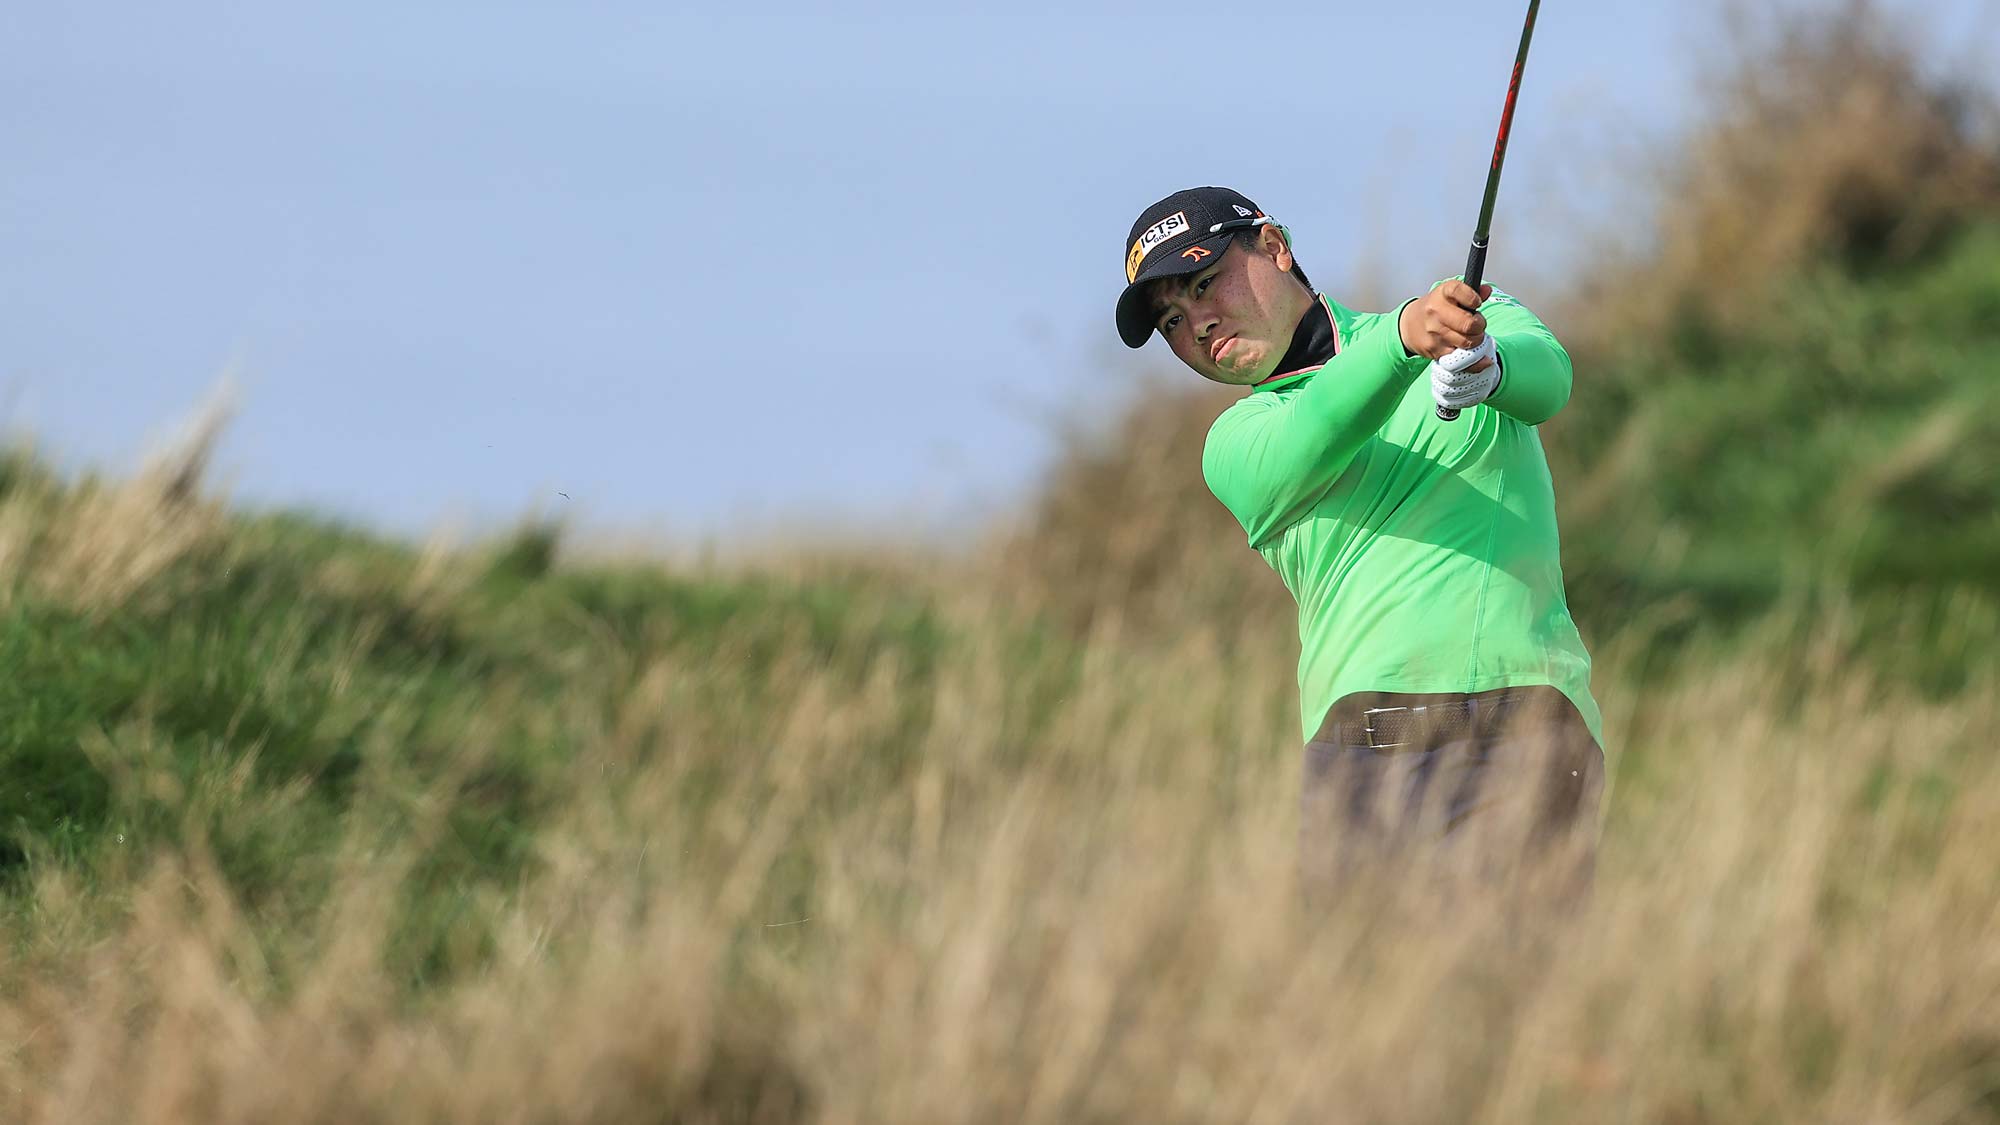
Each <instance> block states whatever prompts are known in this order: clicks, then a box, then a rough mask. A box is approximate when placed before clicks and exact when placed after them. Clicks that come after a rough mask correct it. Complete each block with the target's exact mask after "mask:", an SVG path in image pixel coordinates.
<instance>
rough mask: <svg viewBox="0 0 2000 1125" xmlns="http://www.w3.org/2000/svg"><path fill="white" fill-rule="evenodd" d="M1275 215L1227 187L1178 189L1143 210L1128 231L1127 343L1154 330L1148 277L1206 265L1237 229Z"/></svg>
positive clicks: (1137, 343) (1123, 311)
mask: <svg viewBox="0 0 2000 1125" xmlns="http://www.w3.org/2000/svg"><path fill="white" fill-rule="evenodd" d="M1270 221H1271V220H1270V219H1268V218H1266V217H1265V215H1264V212H1263V211H1262V210H1261V209H1259V208H1258V206H1257V205H1256V204H1255V203H1252V202H1250V201H1249V200H1248V199H1245V198H1244V197H1243V194H1242V193H1241V192H1237V191H1232V190H1230V189H1229V188H1225V187H1198V188H1189V189H1187V190H1186V191H1177V192H1175V193H1173V194H1172V195H1170V196H1168V197H1166V198H1165V199H1162V200H1160V201H1159V202H1158V203H1155V204H1153V205H1152V206H1151V207H1148V208H1146V209H1145V210H1144V211H1141V212H1139V220H1138V221H1137V222H1135V223H1133V224H1132V233H1131V234H1128V235H1126V236H1125V292H1123V293H1121V294H1119V295H1118V335H1119V336H1120V337H1121V338H1123V339H1124V341H1125V346H1126V347H1128V348H1137V347H1143V346H1144V345H1145V343H1146V337H1148V336H1151V335H1152V334H1153V310H1152V309H1150V308H1148V307H1147V302H1146V301H1145V299H1144V289H1145V285H1146V283H1147V282H1149V281H1152V280H1154V279H1155V278H1161V277H1178V276H1179V275H1181V274H1187V273H1194V272H1195V271H1196V270H1203V269H1207V268H1208V267H1209V266H1212V265H1214V264H1215V259H1217V258H1219V257H1221V256H1222V252H1223V251H1225V250H1227V249H1229V243H1230V241H1231V240H1232V239H1234V238H1235V237H1236V232H1237V231H1239V230H1242V229H1244V228H1245V227H1260V226H1263V225H1264V224H1265V223H1268V222H1270Z"/></svg>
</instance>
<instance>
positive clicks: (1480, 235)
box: [1437, 0, 1542, 422]
mask: <svg viewBox="0 0 2000 1125" xmlns="http://www.w3.org/2000/svg"><path fill="white" fill-rule="evenodd" d="M1541 6H1542V0H1528V22H1527V23H1525V24H1523V25H1521V49H1520V50H1519V51H1517V52H1516V53H1515V55H1514V76H1513V78H1511V79H1510V80H1508V82H1507V108H1505V109H1503V110H1501V111H1500V135H1499V136H1498V137H1496V138H1495V139H1494V141H1493V167H1491V168H1490V169H1488V170H1487V172H1486V198H1485V200H1483V201H1482V202H1481V203H1480V204H1479V225H1478V226H1477V227H1476V228H1474V229H1473V232H1472V252H1471V253H1470V254H1467V255H1466V258H1465V283H1466V284H1467V285H1470V286H1472V290H1473V292H1475V293H1477V292H1478V291H1479V282H1480V280H1481V279H1482V278H1483V277H1485V275H1486V242H1487V235H1488V232H1489V231H1490V230H1491V229H1492V226H1493V200H1494V198H1495V197H1497V196H1498V195H1499V194H1500V165H1501V164H1503V163H1505V162H1506V160H1507V135H1508V134H1509V133H1511V132H1513V129H1514V99H1515V98H1517V97H1519V96H1520V94H1521V71H1522V70H1524V69H1526V68H1527V65H1528V41H1529V40H1531V39H1533V38H1534V37H1535V13H1536V12H1537V11H1538V10H1539V9H1540V8H1541ZM1495 362H1498V361H1497V360H1496V361H1495ZM1437 415H1438V417H1439V418H1442V419H1444V420H1445V421H1447V422H1449V421H1451V420H1452V419H1454V418H1456V417H1458V411H1457V410H1454V409H1452V408H1451V407H1449V406H1440V407H1438V408H1437Z"/></svg>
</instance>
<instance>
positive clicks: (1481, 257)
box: [1437, 238, 1486, 422]
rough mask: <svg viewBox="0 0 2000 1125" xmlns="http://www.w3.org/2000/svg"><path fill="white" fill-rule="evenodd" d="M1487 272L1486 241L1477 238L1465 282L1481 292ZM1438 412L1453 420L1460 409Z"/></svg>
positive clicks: (1455, 419) (1441, 415)
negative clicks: (1481, 281)
mask: <svg viewBox="0 0 2000 1125" xmlns="http://www.w3.org/2000/svg"><path fill="white" fill-rule="evenodd" d="M1485 273H1486V243H1484V242H1481V241H1480V240H1478V239H1476V238H1475V239H1473V240H1472V252H1471V253H1470V254H1467V255H1466V256H1465V283H1466V284H1467V285H1470V286H1472V291H1473V292H1474V293H1477V292H1479V282H1480V280H1481V278H1482V277H1483V276H1484V275H1485ZM1437 412H1438V418H1439V419H1441V420H1443V421H1446V422H1453V421H1457V419H1458V411H1457V410H1456V409H1455V408H1453V407H1449V406H1440V407H1438V408H1437Z"/></svg>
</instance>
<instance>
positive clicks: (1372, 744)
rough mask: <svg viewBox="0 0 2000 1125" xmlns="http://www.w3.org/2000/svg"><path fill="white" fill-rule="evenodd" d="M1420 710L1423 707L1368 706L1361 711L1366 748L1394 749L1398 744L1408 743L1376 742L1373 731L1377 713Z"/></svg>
mask: <svg viewBox="0 0 2000 1125" xmlns="http://www.w3.org/2000/svg"><path fill="white" fill-rule="evenodd" d="M1422 710H1423V708H1422V707H1370V708H1369V709H1368V710H1366V711H1363V712H1362V713H1361V721H1362V732H1363V733H1364V734H1366V735H1367V736H1368V748H1369V749H1370V750H1394V749H1395V748H1396V747H1398V746H1408V745H1409V743H1407V742H1377V741H1375V733H1376V732H1375V716H1377V715H1394V714H1412V713H1415V712H1418V711H1422Z"/></svg>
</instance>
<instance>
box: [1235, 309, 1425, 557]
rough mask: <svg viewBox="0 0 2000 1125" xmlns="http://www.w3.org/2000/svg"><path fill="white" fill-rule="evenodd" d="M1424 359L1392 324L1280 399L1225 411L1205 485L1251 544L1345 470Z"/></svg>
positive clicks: (1294, 517)
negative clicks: (1407, 350) (1408, 351)
mask: <svg viewBox="0 0 2000 1125" xmlns="http://www.w3.org/2000/svg"><path fill="white" fill-rule="evenodd" d="M1427 364H1428V361H1427V360H1425V359H1424V357H1422V356H1407V355H1405V354H1404V352H1403V343H1402V340H1401V339H1400V338H1399V337H1398V336H1397V333H1396V328H1395V324H1394V323H1393V322H1391V323H1390V324H1388V325H1386V326H1385V327H1384V328H1382V329H1379V330H1377V331H1374V332H1371V333H1369V334H1367V335H1365V336H1363V337H1362V338H1361V339H1360V340H1359V341H1357V342H1356V344H1355V345H1354V347H1353V348H1352V349H1350V350H1348V351H1343V352H1341V353H1340V354H1339V355H1336V356H1334V357H1333V358H1332V359H1331V360H1328V361H1327V364H1326V367H1325V368H1324V369H1322V370H1321V371H1320V373H1319V374H1318V375H1317V376H1315V377H1314V378H1313V381H1312V382H1311V383H1309V384H1308V385H1307V386H1306V387H1305V389H1303V390H1301V391H1300V392H1299V393H1298V394H1296V395H1293V396H1291V397H1290V398H1289V399H1287V400H1285V401H1284V402H1281V403H1275V404H1273V405H1271V406H1267V407H1262V408H1260V409H1255V410H1247V411H1246V410H1235V409H1233V410H1229V411H1225V412H1224V413H1223V415H1222V417H1220V418H1218V419H1216V422H1215V426H1214V428H1213V429H1211V430H1210V431H1209V435H1208V444H1207V445H1206V447H1204V449H1203V450H1202V475H1203V476H1204V477H1205V478H1207V480H1208V487H1209V490H1210V491H1211V492H1213V493H1215V497H1216V499H1218V500H1220V501H1222V503H1223V505H1224V506H1225V507H1227V508H1228V509H1229V510H1230V512H1231V513H1233V514H1234V515H1235V516H1236V520H1237V522H1238V523H1241V524H1242V525H1243V530H1244V531H1245V532H1246V533H1248V534H1249V536H1250V542H1251V544H1252V545H1253V546H1255V545H1257V544H1259V543H1262V542H1263V541H1264V540H1265V539H1268V538H1269V537H1270V536H1271V535H1273V534H1276V533H1277V532H1280V531H1283V530H1284V529H1285V528H1287V527H1290V526H1291V525H1292V524H1294V523H1296V522H1298V520H1299V518H1300V517H1301V516H1303V515H1304V514H1305V511H1306V510H1307V509H1308V508H1310V507H1311V506H1312V504H1313V503H1314V502H1315V501H1317V500H1318V499H1319V498H1320V497H1321V496H1322V495H1324V494H1325V492H1326V490H1327V489H1328V488H1330V487H1331V486H1332V485H1333V482H1334V481H1335V480H1337V479H1339V477H1340V474H1341V473H1343V472H1345V471H1347V466H1348V464H1349V463H1350V462H1352V461H1353V460H1354V455H1355V453H1356V452H1358V451H1359V450H1360V449H1361V447H1362V445H1363V444H1365V443H1366V442H1367V441H1368V439H1369V438H1370V437H1372V436H1373V435H1374V433H1375V431H1376V430H1379V429H1381V428H1382V423H1384V422H1386V421H1388V420H1389V415H1390V414H1392V413H1394V412H1395V409H1396V405H1397V403H1399V402H1401V401H1402V398H1403V395H1404V393H1405V392H1406V391H1408V390H1409V387H1410V383H1411V382H1412V381H1414V380H1415V379H1416V378H1417V376H1419V375H1421V374H1423V372H1424V369H1425V367H1426V365H1427Z"/></svg>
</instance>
